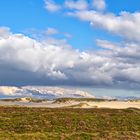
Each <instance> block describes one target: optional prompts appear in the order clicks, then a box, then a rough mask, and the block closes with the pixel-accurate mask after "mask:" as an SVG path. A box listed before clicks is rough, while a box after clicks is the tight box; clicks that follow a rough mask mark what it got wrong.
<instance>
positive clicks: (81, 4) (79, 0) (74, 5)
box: [65, 0, 88, 10]
mask: <svg viewBox="0 0 140 140" xmlns="http://www.w3.org/2000/svg"><path fill="white" fill-rule="evenodd" d="M65 7H66V8H69V9H77V10H85V9H87V8H88V3H87V1H86V0H76V1H74V0H66V1H65Z"/></svg>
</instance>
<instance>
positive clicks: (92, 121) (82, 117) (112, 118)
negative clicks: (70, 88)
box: [0, 107, 140, 140]
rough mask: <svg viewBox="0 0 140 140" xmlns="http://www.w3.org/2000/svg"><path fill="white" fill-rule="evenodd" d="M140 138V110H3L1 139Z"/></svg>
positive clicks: (95, 139)
mask: <svg viewBox="0 0 140 140" xmlns="http://www.w3.org/2000/svg"><path fill="white" fill-rule="evenodd" d="M138 139H140V110H138V109H133V108H130V109H125V110H121V109H116V110H115V109H72V108H59V109H56V108H55V109H50V108H27V107H0V140H138Z"/></svg>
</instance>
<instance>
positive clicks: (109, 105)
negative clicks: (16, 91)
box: [0, 100, 140, 109]
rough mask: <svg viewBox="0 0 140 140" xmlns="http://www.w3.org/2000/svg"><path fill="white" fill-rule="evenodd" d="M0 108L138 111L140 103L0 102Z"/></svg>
mask: <svg viewBox="0 0 140 140" xmlns="http://www.w3.org/2000/svg"><path fill="white" fill-rule="evenodd" d="M0 106H27V107H48V108H61V107H71V108H112V109H126V108H138V109H140V101H131V102H130V101H100V102H97V101H72V100H71V101H69V102H62V103H58V102H55V101H43V102H27V100H26V101H23V102H21V101H15V102H12V101H8V102H7V101H0Z"/></svg>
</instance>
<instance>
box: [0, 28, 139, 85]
mask: <svg viewBox="0 0 140 140" xmlns="http://www.w3.org/2000/svg"><path fill="white" fill-rule="evenodd" d="M1 32H2V34H0V77H1V83H0V84H1V85H49V84H54V85H58V84H62V85H97V86H110V87H116V86H119V87H128V85H129V87H134V88H135V87H138V88H140V77H139V73H140V48H139V45H138V44H136V43H131V44H130V43H129V44H127V43H124V46H123V47H122V46H119V45H118V44H113V43H111V42H108V41H106V40H97V43H98V45H100V47H101V48H103V49H101V50H99V51H93V52H92V51H90V52H88V51H79V50H75V49H73V48H72V47H71V46H70V45H68V44H67V42H66V41H64V40H56V39H46V40H42V41H37V40H35V39H32V38H30V37H28V36H25V35H23V34H14V33H12V32H10V30H9V29H8V28H5V27H2V28H0V33H1Z"/></svg>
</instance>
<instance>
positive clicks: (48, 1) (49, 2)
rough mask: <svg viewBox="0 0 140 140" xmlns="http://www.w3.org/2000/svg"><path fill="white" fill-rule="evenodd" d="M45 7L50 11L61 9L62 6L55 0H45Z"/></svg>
mask: <svg viewBox="0 0 140 140" xmlns="http://www.w3.org/2000/svg"><path fill="white" fill-rule="evenodd" d="M44 2H45V8H46V9H47V10H48V11H50V12H56V11H59V10H60V9H61V6H60V5H58V4H56V3H55V2H54V1H53V0H44Z"/></svg>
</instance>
